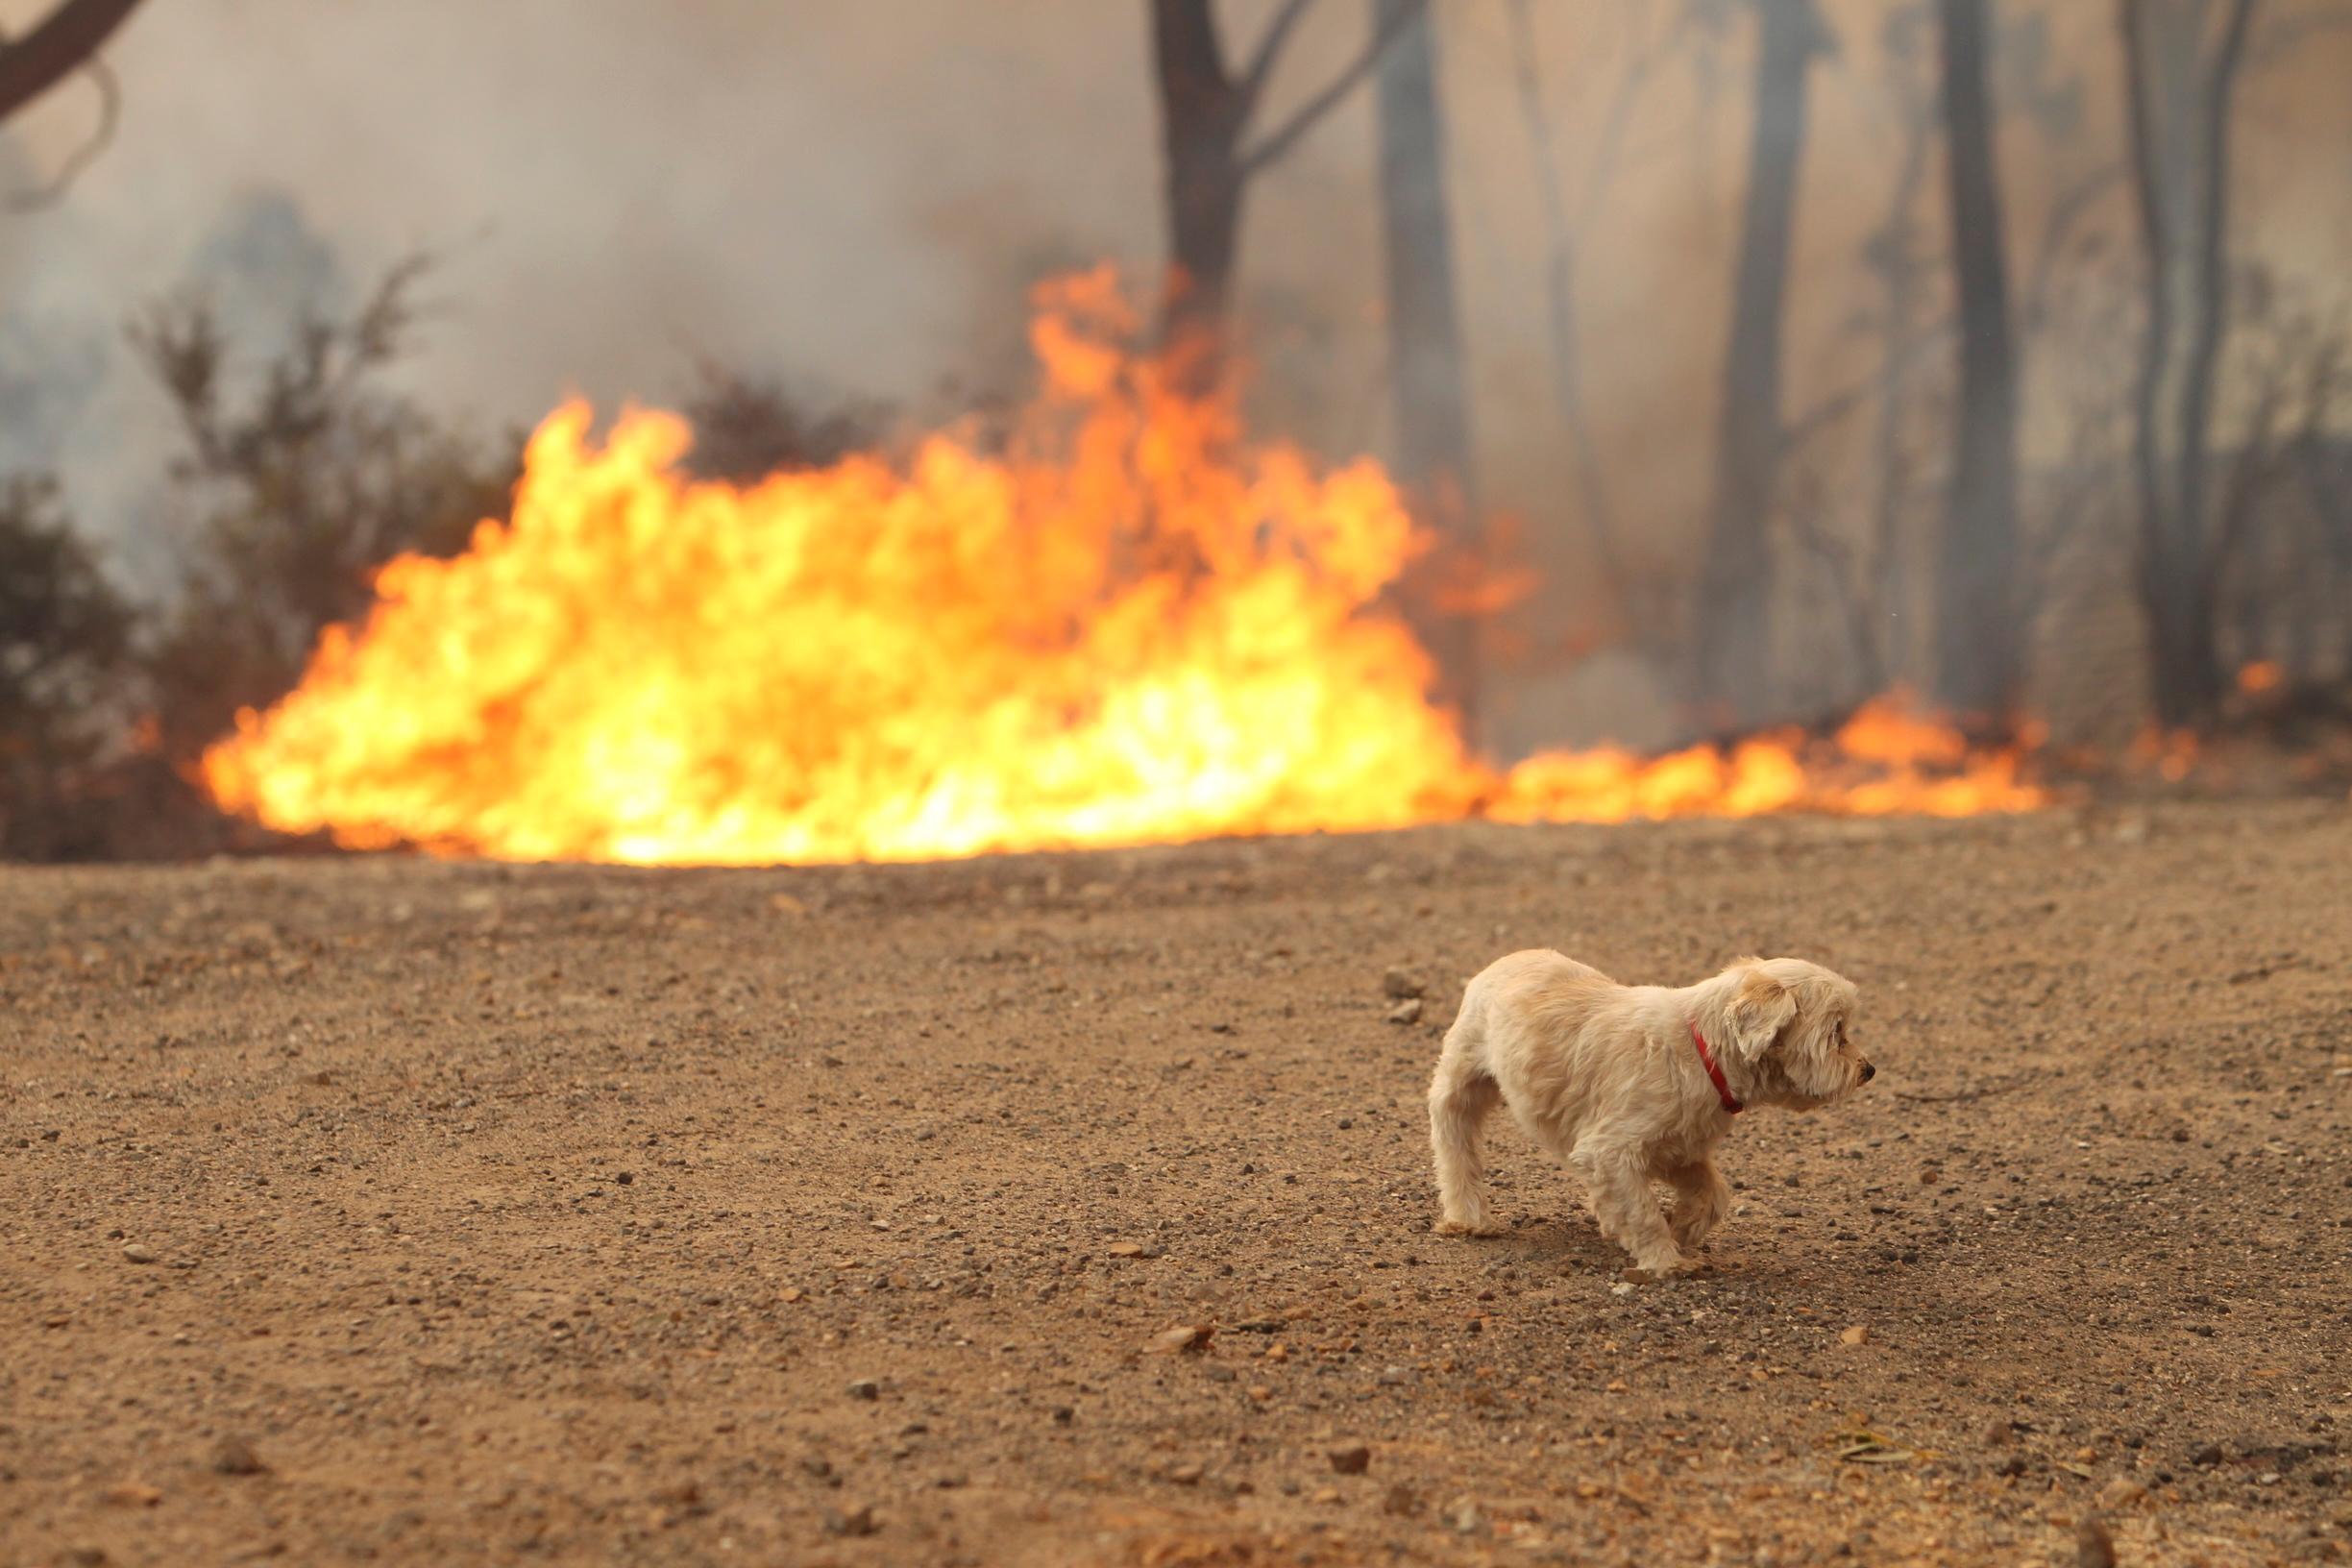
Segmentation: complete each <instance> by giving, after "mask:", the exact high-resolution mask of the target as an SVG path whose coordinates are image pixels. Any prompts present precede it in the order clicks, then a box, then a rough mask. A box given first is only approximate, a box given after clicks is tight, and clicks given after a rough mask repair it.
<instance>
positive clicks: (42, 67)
mask: <svg viewBox="0 0 2352 1568" xmlns="http://www.w3.org/2000/svg"><path fill="white" fill-rule="evenodd" d="M138 4H139V0H64V3H63V4H62V5H60V6H59V7H58V8H57V10H55V11H53V12H50V13H49V14H48V16H47V18H45V19H44V20H43V21H42V22H41V23H40V25H39V26H37V27H36V28H34V29H33V31H32V32H30V33H28V34H26V35H25V36H24V37H22V38H19V39H18V40H16V41H15V42H13V43H12V44H9V45H8V46H7V47H6V48H4V49H0V121H5V120H8V119H9V118H11V117H12V116H13V115H14V114H15V112H16V111H17V110H20V109H22V108H24V107H25V105H27V104H29V103H31V102H32V101H33V100H34V99H36V98H38V97H39V96H40V95H41V94H42V93H44V92H47V91H48V90H49V89H50V88H51V87H54V86H57V85H58V84H59V83H60V82H62V81H63V80H65V78H67V77H68V76H71V75H72V74H73V73H74V72H75V71H76V70H79V69H80V68H81V67H82V66H83V64H84V63H86V61H88V60H89V59H90V57H91V56H93V55H95V54H96V53H97V52H98V50H99V49H100V47H101V46H103V45H104V44H105V43H106V41H107V39H108V38H110V37H113V34H114V30H115V29H116V28H118V27H120V26H122V24H123V21H124V19H125V18H127V17H128V16H129V15H130V14H131V12H134V11H135V10H137V9H138Z"/></svg>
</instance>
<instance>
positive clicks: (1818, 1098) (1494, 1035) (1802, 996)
mask: <svg viewBox="0 0 2352 1568" xmlns="http://www.w3.org/2000/svg"><path fill="white" fill-rule="evenodd" d="M1855 999H1856V992H1855V991H1854V988H1853V985H1852V983H1851V982H1850V981H1848V980H1846V979H1844V978H1842V977H1840V976H1838V975H1835V974H1832V973H1830V972H1829V971H1828V970H1827V969H1825V968H1822V967H1821V966H1820V965H1818V964H1807V963H1805V962H1804V961H1803V960H1802V959H1795V958H1774V959H1756V958H1746V959H1742V960H1740V961H1739V962H1738V963H1737V964H1734V965H1732V966H1731V968H1727V969H1726V970H1724V972H1723V973H1721V974H1719V975H1717V976H1715V978H1713V979H1712V980H1702V981H1701V982H1699V984H1697V985H1695V986H1684V987H1683V988H1681V989H1680V990H1678V991H1675V990H1669V989H1668V988H1666V987H1664V986H1621V985H1619V984H1617V983H1616V982H1615V981H1614V980H1611V979H1610V978H1609V977H1608V976H1607V975H1605V974H1603V973H1602V972H1601V971H1600V970H1598V969H1596V968H1592V967H1591V966H1590V965H1585V964H1579V963H1578V962H1577V961H1576V960H1575V959H1572V958H1567V957H1563V956H1562V955H1560V954H1558V953H1555V952H1551V951H1530V952H1523V953H1513V954H1511V955H1510V956H1509V957H1507V958H1500V959H1497V960H1495V962H1494V963H1492V964H1490V965H1488V966H1487V967H1486V968H1485V969H1484V970H1482V972H1481V973H1480V974H1479V976H1478V977H1477V978H1476V979H1474V980H1472V981H1471V982H1470V985H1469V987H1468V989H1467V990H1465V991H1464V992H1462V1004H1461V1013H1460V1016H1459V1017H1457V1018H1455V1020H1454V1027H1453V1028H1451V1029H1449V1030H1447V1031H1446V1038H1445V1050H1444V1053H1443V1054H1442V1055H1441V1056H1439V1057H1438V1059H1437V1074H1436V1077H1435V1078H1434V1079H1433V1081H1432V1082H1431V1084H1430V1095H1429V1101H1430V1142H1431V1144H1432V1145H1433V1147H1434V1149H1435V1151H1436V1157H1437V1193H1438V1197H1439V1199H1440V1200H1441V1202H1442V1203H1443V1204H1444V1208H1445V1218H1444V1222H1443V1223H1442V1224H1441V1225H1440V1226H1439V1227H1438V1228H1439V1229H1440V1230H1444V1231H1455V1232H1468V1233H1470V1234H1472V1235H1490V1234H1492V1232H1493V1229H1494V1226H1493V1222H1492V1220H1491V1219H1490V1218H1489V1217H1488V1214H1487V1212H1486V1191H1485V1175H1486V1172H1485V1166H1484V1164H1483V1162H1482V1158H1481V1155H1480V1139H1479V1127H1480V1123H1482V1122H1483V1121H1484V1120H1485V1119H1486V1113H1487V1112H1489V1111H1491V1110H1493V1109H1494V1107H1495V1103H1496V1102H1497V1101H1498V1100H1499V1101H1501V1102H1502V1103H1503V1104H1505V1105H1507V1106H1508V1107H1510V1112H1511V1115H1512V1116H1513V1117H1514V1118H1516V1119H1517V1121H1518V1123H1519V1125H1520V1126H1521V1127H1522V1128H1524V1129H1526V1131H1527V1135H1528V1136H1529V1137H1530V1138H1531V1139H1534V1140H1535V1141H1536V1142H1537V1143H1539V1144H1541V1145H1543V1146H1544V1147H1545V1148H1548V1149H1550V1150H1551V1151H1552V1152H1553V1153H1554V1154H1556V1155H1557V1156H1558V1157H1559V1158H1560V1159H1561V1160H1563V1161H1564V1162H1566V1163H1567V1164H1568V1165H1569V1166H1570V1167H1571V1168H1572V1169H1574V1170H1575V1171H1576V1172H1577V1174H1578V1175H1579V1176H1580V1177H1582V1178H1583V1182H1584V1187H1585V1189H1586V1191H1587V1193H1588V1194H1589V1196H1590V1198H1591V1201H1592V1209H1593V1216H1594V1217H1595V1218H1596V1219H1598V1220H1599V1221H1600V1223H1601V1234H1602V1235H1604V1236H1605V1237H1608V1238H1609V1239H1610V1240H1612V1241H1614V1242H1616V1243H1617V1244H1618V1245H1620V1246H1622V1247H1624V1248H1625V1249H1626V1251H1628V1252H1629V1253H1630V1254H1632V1256H1633V1262H1634V1266H1635V1267H1636V1268H1638V1269H1639V1270H1640V1271H1641V1272H1642V1273H1643V1274H1646V1275H1649V1276H1651V1277H1653V1278H1657V1277H1662V1276H1665V1275H1669V1274H1682V1273H1687V1272H1689V1271H1690V1270H1691V1269H1692V1268H1695V1267H1696V1266H1698V1265H1697V1263H1696V1262H1694V1261H1693V1260H1692V1259H1691V1258H1690V1256H1689V1251H1690V1249H1692V1248H1694V1247H1697V1246H1698V1245H1699V1243H1700V1242H1702V1241H1703V1240H1704V1239H1705V1238H1706V1236H1707V1233H1708V1232H1709V1231H1712V1230H1713V1229H1714V1228H1715V1225H1716V1222H1717V1221H1718V1220H1720V1219H1722V1218H1723V1215H1724V1211H1725V1209H1726V1208H1727V1206H1728V1205H1729V1203H1730V1196H1731V1195H1730V1192H1729V1189H1728V1188H1726V1187H1725V1186H1724V1179H1723V1177H1722V1175H1721V1174H1719V1173H1718V1172H1717V1171H1716V1169H1715V1164H1714V1153H1715V1145H1716V1144H1717V1143H1719V1142H1721V1141H1722V1140H1723V1138H1724V1135H1725V1134H1726V1133H1728V1132H1729V1131H1730V1130H1731V1118H1732V1117H1733V1116H1735V1115H1739V1113H1740V1112H1741V1111H1743V1110H1745V1109H1746V1108H1747V1107H1749V1106H1751V1105H1778V1106H1786V1107H1789V1108H1791V1109H1794V1110H1799V1111H1809V1110H1812V1109H1813V1108H1814V1107H1816V1106H1822V1105H1827V1104H1828V1103H1829V1102H1830V1101H1832V1100H1836V1099H1840V1098H1842V1097H1844V1096H1845V1095H1847V1094H1850V1093H1851V1092H1852V1091H1853V1090H1856V1089H1858V1088H1860V1087H1861V1086H1862V1085H1864V1084H1866V1083H1868V1082H1870V1080H1871V1078H1872V1077H1873V1076H1874V1074H1875V1073H1876V1072H1877V1070H1878V1069H1877V1068H1875V1067H1874V1066H1871V1064H1870V1063H1869V1062H1867V1061H1865V1060H1864V1059H1863V1058H1862V1055H1861V1053H1860V1052H1858V1051H1856V1050H1855V1049H1854V1047H1853V1044H1852V1042H1851V1041H1850V1040H1848V1038H1847V1027H1848V1024H1849V1023H1850V1020H1851V1019H1852V1017H1853V1012H1854V1003H1855ZM1653 1180H1657V1181H1663V1182H1666V1183H1668V1184H1669V1185H1670V1186H1672V1187H1673V1188H1674V1189H1675V1205H1674V1214H1673V1217H1672V1219H1671V1220H1669V1219H1668V1218H1667V1216H1666V1215H1665V1214H1663V1213H1660V1211H1659V1208H1658V1204H1657V1200H1656V1199H1655V1198H1654V1196H1652V1194H1651V1191H1650V1183H1651V1182H1652V1181H1653Z"/></svg>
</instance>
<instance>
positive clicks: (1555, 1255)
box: [1462, 1214, 1626, 1271]
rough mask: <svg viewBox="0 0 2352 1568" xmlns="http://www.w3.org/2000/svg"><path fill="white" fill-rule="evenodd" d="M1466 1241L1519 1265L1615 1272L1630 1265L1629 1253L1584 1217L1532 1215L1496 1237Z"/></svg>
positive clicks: (1482, 1237) (1475, 1238)
mask: <svg viewBox="0 0 2352 1568" xmlns="http://www.w3.org/2000/svg"><path fill="white" fill-rule="evenodd" d="M1462 1239H1464V1240H1467V1241H1469V1242H1470V1243H1471V1244H1472V1245H1474V1246H1476V1247H1478V1248H1479V1249H1480V1251H1481V1252H1482V1253H1484V1254H1485V1255H1487V1256H1489V1257H1493V1258H1499V1259H1508V1260H1509V1261H1510V1262H1519V1263H1548V1264H1556V1265H1557V1266H1559V1267H1561V1268H1593V1269H1608V1270H1611V1271H1614V1270H1616V1269H1618V1268H1621V1267H1623V1266H1624V1264H1625V1262H1626V1256H1625V1253H1624V1252H1623V1251H1622V1250H1620V1249H1619V1248H1618V1247H1617V1245H1616V1244H1615V1243H1614V1242H1611V1241H1609V1240H1606V1239H1605V1238H1604V1237H1602V1235H1601V1231H1600V1227H1598V1226H1596V1225H1595V1224H1594V1223H1593V1222H1592V1220H1591V1219H1589V1218H1587V1217H1586V1216H1584V1215H1581V1214H1571V1215H1567V1216H1560V1215H1545V1216H1530V1217H1528V1218H1525V1219H1522V1220H1519V1221H1518V1222H1516V1223H1514V1224H1512V1225H1511V1226H1510V1228H1509V1229H1507V1230H1505V1231H1502V1232H1500V1233H1498V1234H1496V1235H1493V1236H1480V1237H1463V1238H1462Z"/></svg>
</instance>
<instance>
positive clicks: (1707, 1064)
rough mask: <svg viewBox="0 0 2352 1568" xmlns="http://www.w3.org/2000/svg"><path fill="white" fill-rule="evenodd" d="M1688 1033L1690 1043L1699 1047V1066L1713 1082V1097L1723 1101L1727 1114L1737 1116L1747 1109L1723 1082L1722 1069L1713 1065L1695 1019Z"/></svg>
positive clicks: (1713, 1055)
mask: <svg viewBox="0 0 2352 1568" xmlns="http://www.w3.org/2000/svg"><path fill="white" fill-rule="evenodd" d="M1690 1032H1691V1043H1692V1044H1693V1045H1696V1046H1698V1047H1699V1065H1700V1066H1703V1067H1704V1068H1706V1075H1707V1077H1708V1078H1709V1079H1711V1080H1713V1082H1714V1085H1715V1097H1716V1098H1717V1099H1719V1100H1721V1101H1723V1108H1724V1110H1725V1112H1726V1113H1727V1114H1728V1115H1734V1116H1736V1115H1739V1114H1740V1113H1741V1112H1742V1111H1745V1110H1746V1109H1748V1108H1747V1107H1746V1106H1745V1105H1743V1104H1741V1103H1740V1097H1739V1096H1738V1095H1736V1094H1734V1093H1732V1092H1731V1086H1730V1085H1729V1084H1727V1083H1725V1082H1724V1075H1723V1068H1721V1067H1719V1066H1716V1065H1715V1053H1714V1052H1713V1051H1710V1050H1708V1049H1707V1042H1706V1037H1705V1036H1704V1035H1703V1034H1701V1033H1700V1032H1699V1020H1698V1019H1697V1018H1693V1019H1691V1020H1690Z"/></svg>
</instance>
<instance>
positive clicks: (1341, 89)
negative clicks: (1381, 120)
mask: <svg viewBox="0 0 2352 1568" xmlns="http://www.w3.org/2000/svg"><path fill="white" fill-rule="evenodd" d="M1427 4H1428V0H1409V3H1408V4H1406V5H1403V6H1399V7H1398V8H1397V9H1396V10H1395V11H1394V12H1391V13H1390V14H1389V16H1388V18H1387V21H1386V23H1385V25H1384V26H1382V27H1380V28H1378V29H1376V30H1375V31H1374V33H1373V35H1372V37H1371V38H1370V39H1369V40H1367V41H1366V42H1365V44H1364V47H1363V50H1362V52H1361V53H1360V54H1359V55H1358V56H1357V57H1356V58H1355V59H1354V60H1352V61H1349V62H1348V65H1347V68H1346V69H1344V70H1342V71H1341V72H1340V73H1339V74H1338V75H1337V76H1335V77H1333V78H1332V79H1331V81H1330V82H1329V83H1328V84H1326V85H1325V86H1324V88H1323V90H1322V91H1320V92H1318V93H1316V94H1315V95H1314V96H1313V97H1311V98H1310V99H1308V100H1307V101H1306V102H1305V103H1303V104H1301V105H1299V107H1298V108H1297V109H1295V110H1291V113H1290V117H1289V118H1288V119H1286V120H1285V121H1283V123H1282V124H1281V125H1279V126H1277V127H1275V128H1274V129H1273V130H1272V131H1269V132H1267V133H1266V135H1264V136H1263V137H1262V138H1261V139H1260V140H1259V142H1258V145H1256V146H1255V147H1252V148H1250V149H1249V150H1248V151H1247V152H1244V153H1243V154H1242V155H1241V158H1240V165H1241V172H1242V173H1243V174H1244V175H1251V174H1256V173H1257V172H1258V171H1259V170H1260V169H1262V168H1264V167H1265V166H1266V165H1267V164H1269V163H1272V162H1274V161H1276V160H1277V159H1280V158H1282V156H1283V155H1284V154H1285V153H1287V152H1288V151H1289V150H1290V149H1291V147H1292V146H1294V145H1296V143H1297V142H1298V140H1299V138H1300V137H1302V136H1304V135H1306V134H1307V133H1308V132H1310V131H1311V130H1313V129H1314V127H1315V125H1316V123H1317V122H1318V121H1320V120H1321V119H1322V118H1323V116H1324V115H1326V114H1328V113H1330V112H1331V111H1332V110H1334V109H1335V108H1337V107H1338V105H1339V102H1340V100H1341V99H1343V98H1345V97H1346V96H1347V95H1348V94H1349V93H1351V92H1353V91H1354V90H1355V89H1356V86H1357V85H1358V84H1359V83H1360V82H1362V81H1363V79H1364V78H1365V77H1367V76H1369V75H1371V74H1372V67H1373V66H1375V65H1377V64H1379V63H1380V58H1381V56H1382V55H1384V54H1385V53H1386V52H1387V50H1388V45H1389V44H1390V42H1392V41H1393V40H1394V39H1395V37H1396V36H1397V35H1398V34H1399V33H1401V32H1403V31H1404V30H1405V28H1406V26H1407V24H1409V23H1410V22H1411V21H1412V20H1413V19H1414V18H1415V17H1417V16H1419V15H1420V13H1421V12H1422V10H1423V8H1424V7H1425V6H1426V5H1427ZM1280 20H1281V18H1279V17H1278V18H1276V21H1277V23H1278V24H1279V23H1280Z"/></svg>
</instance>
